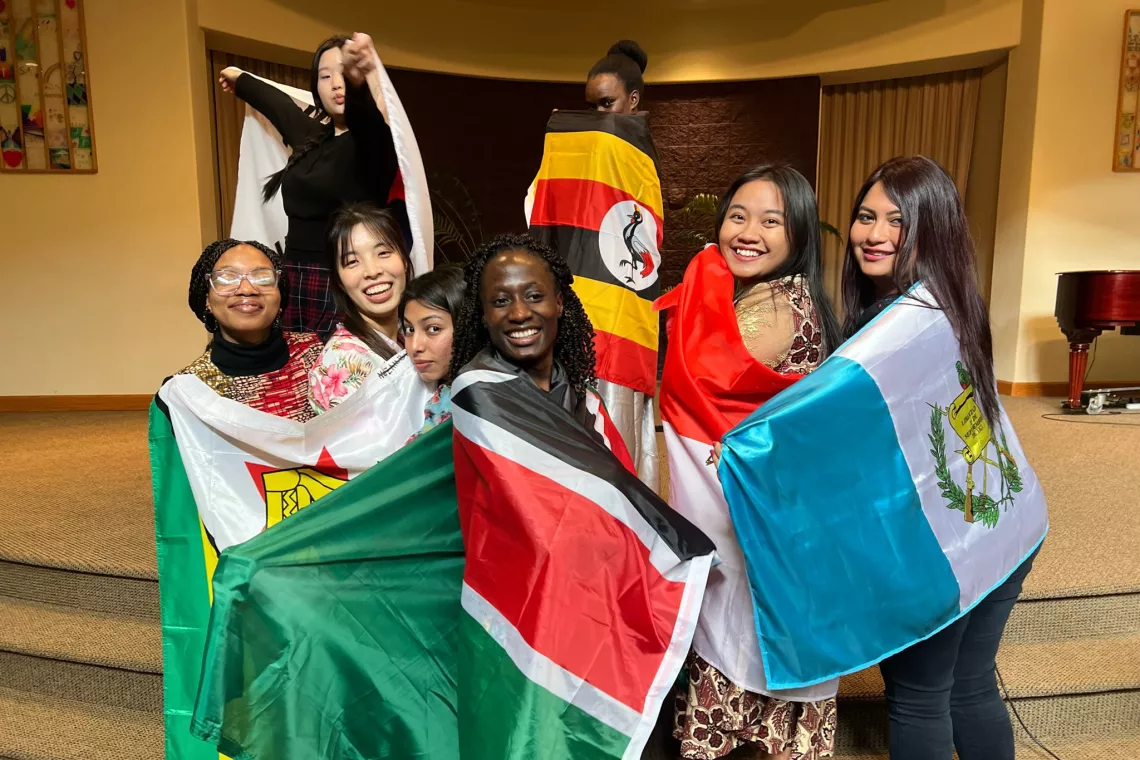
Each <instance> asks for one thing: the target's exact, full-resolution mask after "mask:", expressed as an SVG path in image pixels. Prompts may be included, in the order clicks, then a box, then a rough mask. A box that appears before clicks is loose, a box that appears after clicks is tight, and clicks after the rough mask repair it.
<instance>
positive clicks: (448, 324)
mask: <svg viewBox="0 0 1140 760" xmlns="http://www.w3.org/2000/svg"><path fill="white" fill-rule="evenodd" d="M370 46H371V41H370V40H368V39H367V38H366V37H364V36H362V35H357V36H355V37H354V38H353V39H352V40H346V39H344V38H336V39H334V40H330V41H329V42H326V43H325V44H323V45H322V46H321V48H320V49H318V51H317V55H316V57H315V59H314V73H313V83H314V84H313V90H314V98H315V99H317V102H319V103H320V104H321V109H322V112H319V113H318V114H316V116H317V117H318V118H310V117H309V116H304V115H302V114H301V112H300V111H299V110H297V109H296V107H295V106H294V105H293V104H292V103H289V104H288V108H285V107H284V105H282V106H281V108H280V109H276V107H275V106H274V105H273V103H272V101H273V99H274V98H276V95H275V94H273V93H271V92H270V91H269V90H263V89H262V88H261V83H259V82H257V80H255V79H253V78H252V77H249V76H248V75H246V74H242V73H240V72H234V71H227V72H226V73H224V74H223V79H224V80H225V82H224V83H225V84H226V86H227V87H229V88H232V89H234V90H235V91H236V92H237V93H238V95H239V96H241V97H243V98H246V99H248V100H249V101H250V102H251V103H255V104H257V106H258V108H259V109H262V107H263V106H264V110H263V113H266V115H267V116H269V117H270V118H271V119H273V120H274V122H275V124H277V125H278V128H279V131H281V134H282V136H283V137H284V138H285V139H286V141H287V142H288V143H289V144H290V145H291V146H292V147H293V150H294V152H293V155H292V157H291V158H290V159H289V163H288V165H287V166H286V167H285V169H284V170H283V173H282V175H279V176H276V177H274V178H272V179H271V180H270V182H269V184H268V185H267V186H266V191H267V195H269V194H271V193H273V192H276V191H277V189H278V188H281V189H282V190H283V191H284V193H285V207H286V211H287V212H288V215H289V220H290V227H289V242H288V245H287V249H286V252H285V255H284V256H282V255H281V254H279V253H277V252H276V251H273V250H271V249H269V248H267V247H266V246H264V245H262V244H260V243H256V242H240V241H236V240H228V239H227V240H221V241H218V242H216V243H214V244H212V245H210V246H209V247H207V248H206V250H205V251H203V253H202V255H201V257H200V259H199V260H198V262H197V263H196V264H195V266H194V268H193V272H192V274H191V279H190V296H189V301H190V307H191V310H192V311H193V312H194V314H195V315H196V316H197V317H198V318H199V319H200V320H201V321H202V322H203V324H204V325H205V326H206V329H207V330H208V331H209V332H210V333H211V340H210V344H209V346H208V348H207V350H206V352H205V354H203V355H202V356H201V357H200V358H199V359H197V360H196V361H194V362H193V363H192V364H190V365H189V366H188V367H187V368H186V369H184V370H183V372H185V373H192V374H194V375H197V376H198V377H199V378H201V379H202V380H203V381H205V382H206V383H207V384H209V385H210V386H211V387H212V388H213V389H214V390H215V391H217V392H218V393H219V394H220V395H222V396H225V397H227V398H230V399H233V400H236V401H239V402H241V403H244V404H247V405H249V406H251V407H253V408H256V409H260V410H262V411H265V412H268V413H271V414H275V415H279V416H282V417H287V418H290V419H294V420H299V421H305V420H308V419H311V418H313V417H314V416H316V415H319V414H322V413H325V412H327V411H328V410H329V409H331V408H333V407H334V406H336V405H337V404H338V403H339V402H340V401H342V400H343V399H344V398H346V397H347V396H348V395H349V394H351V393H352V392H353V390H354V389H355V388H357V387H358V386H359V385H360V384H361V383H362V382H363V381H364V379H365V378H366V377H368V376H369V374H370V373H372V372H374V371H376V370H377V369H379V368H382V367H383V366H384V365H385V364H386V363H387V362H390V361H392V360H393V359H394V358H396V357H397V356H398V355H399V354H400V353H401V352H404V351H406V352H407V357H408V358H410V360H411V361H412V362H413V363H414V365H415V368H416V370H417V371H418V373H419V375H420V377H421V378H422V380H423V382H424V383H426V384H428V385H429V386H430V387H431V388H433V389H434V395H433V396H432V399H431V402H430V403H429V404H428V406H427V408H426V409H425V412H424V414H425V426H429V427H430V426H432V425H435V424H438V423H439V422H441V421H443V420H445V419H447V417H448V416H449V414H450V411H449V408H450V404H449V397H448V390H447V389H448V384H449V382H450V381H451V380H452V379H453V378H454V377H455V376H456V375H457V374H459V373H461V372H462V371H463V368H464V365H465V364H466V363H467V362H469V361H470V360H472V359H473V358H474V357H476V356H477V355H478V354H479V353H480V352H482V351H486V350H493V351H494V352H496V353H497V355H498V357H499V358H500V359H502V360H504V361H507V362H509V363H511V364H513V365H515V366H517V367H519V368H521V369H523V370H524V371H525V373H526V374H527V375H528V376H529V377H530V378H531V379H532V380H533V381H534V383H535V384H536V385H537V386H538V387H539V388H540V389H542V390H544V391H547V392H548V393H550V394H551V398H552V400H554V401H555V402H556V403H558V404H560V405H562V406H563V407H564V408H566V409H567V410H568V411H570V412H571V413H572V414H573V415H574V416H575V418H576V419H578V420H579V421H580V422H583V424H587V427H588V428H589V427H590V425H589V424H588V421H587V420H586V419H585V418H584V412H583V414H579V412H582V410H583V409H584V405H583V399H584V398H585V396H586V395H587V394H586V391H587V389H588V388H589V387H590V385H591V384H592V383H593V381H594V352H593V330H592V327H591V325H590V322H589V320H588V318H587V317H586V314H585V312H584V310H583V309H582V306H581V303H580V302H579V301H578V298H577V297H576V296H575V294H574V291H573V290H572V288H571V281H572V274H571V273H570V270H569V268H568V267H567V266H566V263H565V262H564V261H563V260H562V258H561V257H560V256H559V255H558V254H557V253H555V252H553V251H552V250H550V249H549V248H547V247H546V246H544V245H542V244H540V243H538V242H537V241H535V240H534V239H532V238H530V237H529V236H527V235H506V236H502V237H500V238H497V239H496V240H494V241H492V242H490V243H489V244H487V245H485V246H483V247H482V248H481V249H480V250H479V251H478V252H477V253H475V254H474V256H473V257H472V258H471V259H470V260H469V261H468V262H467V263H466V265H465V267H463V268H462V269H460V268H457V267H451V266H445V267H439V268H437V269H435V270H433V271H431V272H428V273H423V274H419V276H417V273H415V272H414V271H413V267H412V263H411V260H410V258H409V253H408V249H409V245H408V238H407V234H406V231H405V230H406V227H405V226H404V224H403V223H402V222H401V220H400V218H399V215H398V212H394V211H393V210H392V209H389V208H384V204H385V202H386V201H387V197H386V194H387V192H388V186H389V185H390V184H391V180H392V173H393V170H392V166H394V163H393V162H392V160H391V156H381V155H375V154H373V153H369V151H372V150H374V148H367V149H366V148H365V147H364V145H365V143H366V142H367V144H369V145H372V146H375V145H376V144H377V143H376V142H374V140H373V139H372V138H371V137H370V138H369V139H368V140H367V141H360V142H355V141H353V140H352V136H353V135H355V134H357V133H359V132H362V131H364V130H370V134H371V135H373V136H375V134H376V133H379V132H382V131H383V128H382V126H381V125H382V124H383V121H384V115H383V114H382V113H379V112H377V111H375V110H374V109H375V106H374V104H373V103H374V101H373V99H372V98H369V97H368V96H367V95H366V94H364V93H362V92H360V91H359V90H360V88H361V87H363V86H364V81H365V78H366V76H367V74H368V72H367V71H366V70H365V69H366V64H365V63H364V62H365V61H367V60H370V58H369V57H368V56H366V55H364V54H363V53H364V49H365V48H368V47H370ZM622 54H623V53H622V51H621V50H620V49H615V51H613V54H611V55H610V56H608V57H607V58H606V59H603V60H602V61H601V62H599V65H600V66H601V64H606V65H604V66H601V69H599V71H595V72H592V76H591V79H590V82H591V84H590V86H589V87H588V90H587V92H588V97H589V98H590V101H591V103H592V104H594V105H595V107H597V108H598V109H604V110H609V109H612V108H614V107H615V104H624V106H627V107H629V108H636V107H637V104H638V102H639V101H640V96H641V92H640V88H641V86H640V83H638V84H639V86H638V88H637V89H631V88H630V87H629V84H628V82H627V80H628V79H630V78H629V77H626V78H623V77H622V76H621V75H620V74H621V71H620V70H621V68H622V67H621V66H619V65H616V64H615V60H616V59H614V55H618V56H620V55H622ZM640 55H641V57H642V59H641V60H640V61H635V66H634V68H638V69H639V70H640V69H641V68H643V67H644V58H643V56H644V54H640ZM607 61H608V63H607ZM617 63H621V62H620V61H617ZM625 68H630V67H629V66H626V67H625ZM599 77H600V78H599ZM638 80H639V77H638ZM270 89H272V88H270ZM274 92H275V91H274ZM370 104H372V105H370ZM289 109H292V110H291V111H290V110H289ZM322 113H323V115H324V116H327V117H328V119H327V123H322V122H321V119H320V118H319V117H320V116H322ZM275 114H276V115H275ZM286 114H288V116H286ZM380 142H383V141H380ZM717 228H718V229H717V247H718V250H719V253H720V255H721V256H723V258H724V262H725V264H726V265H727V267H728V269H729V270H730V271H731V273H732V275H733V277H734V280H735V283H736V288H735V293H734V294H733V295H732V300H733V310H734V313H735V315H736V321H737V327H738V333H739V339H740V341H741V342H742V343H743V346H744V347H745V348H746V350H747V351H748V352H749V353H750V354H751V356H752V357H753V358H754V359H755V360H756V361H757V362H759V363H761V364H763V365H764V366H766V367H768V368H770V369H771V370H772V371H774V372H776V373H780V374H796V375H803V374H806V373H809V372H812V371H813V370H814V369H816V368H817V367H818V366H819V365H820V363H822V362H823V361H824V359H826V357H827V356H828V355H829V354H830V353H831V352H833V351H834V350H835V349H836V348H837V347H838V346H839V345H840V344H841V343H842V342H843V341H844V340H845V339H846V338H848V337H850V336H851V335H853V334H854V333H855V332H857V331H858V330H859V329H861V328H862V327H863V326H864V325H865V324H867V322H869V321H870V320H871V319H872V318H873V317H874V315H875V314H877V313H878V312H880V311H881V310H883V309H884V308H885V307H886V306H888V305H889V304H890V303H891V302H893V301H894V300H896V299H897V298H899V297H900V295H902V294H905V293H906V292H907V291H908V290H909V289H910V288H911V286H913V285H914V284H915V283H917V282H919V281H921V282H924V283H925V284H926V286H927V287H928V289H929V290H930V292H931V293H932V294H933V296H934V298H935V299H936V301H937V307H939V308H941V309H942V310H943V311H944V312H945V313H946V316H947V317H948V319H949V321H950V323H951V324H952V325H953V326H954V328H955V331H956V334H957V335H958V337H959V340H960V342H961V353H962V356H963V359H964V363H965V364H966V366H967V368H968V370H969V372H970V374H971V375H972V377H973V378H975V381H976V393H977V398H978V403H979V406H980V408H981V409H982V410H983V413H984V414H985V415H986V416H987V417H988V418H990V419H993V418H995V417H996V414H997V397H996V393H997V391H996V384H995V381H994V371H993V359H992V348H991V339H990V328H989V322H988V317H987V312H986V309H985V306H984V303H983V301H982V298H981V295H980V294H979V291H978V288H977V285H976V280H975V274H974V263H973V251H972V247H971V243H970V238H969V233H968V227H967V222H966V219H965V216H964V213H963V209H962V204H961V200H960V198H959V196H958V193H957V191H956V189H955V187H954V183H953V181H952V180H951V179H950V177H949V176H948V175H947V173H946V172H945V171H944V170H943V169H942V168H941V167H939V166H938V165H937V164H935V163H934V162H933V161H930V160H929V159H926V158H922V157H907V158H896V159H892V160H890V161H888V162H887V163H885V164H884V165H883V166H881V167H880V168H879V169H877V170H876V171H875V172H874V173H873V174H872V175H871V176H870V177H869V178H868V179H867V181H866V183H865V184H864V186H863V188H862V189H861V190H860V192H859V193H858V195H857V196H856V198H855V199H854V203H853V208H852V213H851V218H850V226H849V235H848V241H847V249H846V253H845V258H844V263H843V286H842V295H843V298H842V301H843V303H842V306H843V315H844V316H843V320H842V322H840V320H839V319H837V317H836V313H835V310H834V308H833V306H832V304H831V302H830V301H829V298H828V296H827V294H826V293H825V292H824V289H823V286H822V280H821V263H820V255H821V251H820V248H821V246H820V233H819V216H818V210H817V206H816V200H815V195H814V192H813V191H812V188H811V185H810V183H809V182H808V181H807V180H806V179H805V178H804V177H803V176H801V175H800V174H799V173H798V172H796V171H795V170H794V169H792V168H791V167H789V166H785V165H779V164H773V165H768V166H761V167H757V168H754V169H752V170H750V171H748V172H746V173H744V174H743V175H742V176H741V177H739V178H738V179H737V180H736V181H734V182H733V183H732V185H731V186H730V187H729V188H728V189H727V191H726V192H725V193H724V195H723V197H722V201H721V207H720V209H719V213H718V218H717ZM318 229H319V230H320V236H319V238H318V237H317V235H316V232H317V230H318ZM318 257H323V258H321V259H320V261H321V265H320V266H314V265H313V263H314V262H317V261H318ZM313 271H316V272H317V274H318V275H319V274H320V273H321V272H322V271H324V272H327V283H322V284H321V285H320V286H314V285H313V280H312V279H311V276H312V274H313ZM322 287H325V288H327V296H326V295H325V292H324V291H322V290H321V288H322ZM318 291H320V292H319V293H318V295H319V298H317V300H320V301H321V303H322V304H323V305H322V306H321V309H323V311H321V312H320V315H319V316H313V313H312V312H311V311H307V309H308V308H309V305H311V303H312V302H313V299H314V295H313V294H314V293H317V292H318ZM322 299H323V300H322ZM334 315H335V317H334ZM329 330H331V331H332V332H331V335H329V336H328V338H327V340H322V338H321V337H318V334H319V333H321V332H322V331H324V332H327V331H329ZM820 434H821V435H822V434H826V431H820ZM615 453H617V452H615ZM626 458H627V459H628V454H626ZM716 460H717V455H716V452H714V454H713V457H711V459H710V466H716ZM1031 564H1032V557H1031V558H1030V559H1028V560H1027V561H1026V562H1025V563H1024V564H1023V566H1022V567H1021V568H1019V569H1018V570H1017V571H1016V572H1015V573H1014V574H1013V576H1012V577H1010V579H1009V580H1007V581H1006V582H1005V583H1004V584H1003V585H1001V586H999V587H998V588H997V589H996V590H995V591H993V592H992V593H991V594H990V595H989V596H988V597H987V598H986V599H985V600H984V601H983V602H982V603H981V604H979V605H978V606H977V607H976V608H975V609H974V610H973V611H972V612H971V613H970V614H969V615H967V616H965V617H963V618H962V619H960V620H959V621H958V622H956V623H954V624H953V625H951V626H949V627H948V628H946V629H944V630H943V631H941V632H939V633H938V634H936V635H934V636H932V637H930V638H929V639H927V640H925V641H923V642H921V643H919V644H916V645H914V646H912V647H910V648H909V649H907V650H904V651H902V652H900V653H898V654H896V655H894V656H892V657H889V658H888V659H887V660H885V661H884V662H883V663H882V667H881V671H882V674H883V678H884V681H885V684H886V696H887V700H888V703H889V710H890V719H891V737H890V743H891V757H892V758H894V759H895V760H912V759H917V758H922V759H923V760H929V759H932V758H934V759H937V758H944V759H945V760H949V758H950V756H951V753H952V751H953V748H955V747H956V748H957V752H958V756H959V757H960V758H962V760H979V759H980V758H987V759H994V760H1007V759H1008V760H1012V758H1013V736H1012V731H1011V728H1010V723H1009V718H1008V716H1007V714H1006V711H1005V708H1004V706H1003V704H1002V700H1001V698H1000V695H999V693H998V691H997V685H996V682H995V677H994V669H995V666H994V658H995V655H996V651H997V647H998V643H999V641H1000V639H1001V632H1002V629H1003V627H1004V625H1005V621H1006V619H1007V618H1008V616H1009V613H1010V609H1011V607H1012V604H1013V602H1014V600H1016V598H1017V596H1018V594H1019V593H1020V587H1021V583H1022V580H1023V579H1024V577H1025V575H1026V574H1027V573H1028V571H1029V568H1030V566H1031ZM772 582H773V583H779V579H778V578H774V579H772ZM802 592H803V593H805V594H810V593H811V592H810V589H803V590H802ZM742 603H750V601H749V600H743V601H742ZM742 656H744V655H743V654H742ZM685 681H686V682H685V684H684V686H683V687H682V688H680V689H679V692H678V701H677V705H676V709H675V714H674V716H673V717H674V736H675V738H676V739H678V740H679V741H680V746H681V756H682V757H685V758H718V757H723V756H725V755H728V754H730V753H734V756H736V754H739V753H736V750H738V749H741V751H742V752H753V753H755V752H760V753H761V754H760V756H761V757H773V758H781V759H787V758H802V759H804V760H815V758H822V757H829V756H831V755H832V753H833V749H834V741H835V733H836V725H837V715H836V705H835V697H834V693H831V694H829V695H825V696H824V698H822V699H820V698H813V699H811V700H810V701H804V700H803V699H802V698H800V699H799V700H797V698H796V697H795V696H794V695H787V694H784V695H781V694H780V693H757V692H752V691H748V690H746V689H745V688H743V687H742V686H741V685H739V684H734V683H733V682H731V681H730V680H729V679H728V678H727V677H726V676H724V675H723V674H721V673H719V672H718V671H717V670H716V668H714V667H713V666H711V665H710V664H709V663H708V662H706V661H704V660H702V659H701V658H700V656H699V655H694V656H693V657H692V658H691V659H690V666H689V668H688V672H687V678H686V679H685ZM745 748H750V749H745ZM747 756H749V757H754V756H755V754H749V755H747Z"/></svg>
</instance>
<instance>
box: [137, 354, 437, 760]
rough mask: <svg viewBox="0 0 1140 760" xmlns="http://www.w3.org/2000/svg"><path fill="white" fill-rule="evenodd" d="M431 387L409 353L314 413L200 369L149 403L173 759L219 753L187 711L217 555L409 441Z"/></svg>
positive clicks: (168, 734) (197, 669)
mask: <svg viewBox="0 0 1140 760" xmlns="http://www.w3.org/2000/svg"><path fill="white" fill-rule="evenodd" d="M428 397H429V394H428V391H427V388H426V387H425V386H424V384H423V382H422V381H421V380H420V378H419V376H418V375H417V374H416V371H415V368H414V367H413V366H412V363H411V361H410V360H409V359H408V357H407V354H405V353H400V354H398V355H397V356H396V357H393V358H392V359H391V360H389V362H388V363H387V364H385V365H384V367H382V368H381V369H380V370H378V371H376V372H374V373H373V374H372V375H370V376H369V377H368V378H367V379H366V380H365V382H364V383H363V384H362V385H361V387H360V388H359V389H358V390H357V391H356V392H355V393H354V394H353V395H351V396H349V397H348V398H347V399H346V400H345V401H344V402H343V403H342V404H340V405H338V406H337V407H335V408H334V409H333V410H331V411H329V412H327V413H325V414H323V415H321V416H319V417H317V418H315V419H313V420H311V421H309V422H307V423H301V422H296V421H294V420H289V419H285V418H281V417H276V416H274V415H271V414H267V413H265V412H261V411H258V410H256V409H252V408H250V407H248V406H245V405H244V404H241V403H239V402H236V401H232V400H230V399H227V398H223V397H221V396H219V395H218V394H217V393H216V392H215V391H214V390H213V389H212V388H210V387H209V386H208V385H206V384H205V383H204V382H202V381H201V380H200V379H199V378H197V377H196V376H194V375H189V374H187V375H175V376H174V377H173V378H171V379H170V380H169V381H168V382H166V383H165V384H164V385H163V386H162V388H161V389H160V390H159V392H158V395H157V396H156V398H155V403H154V404H152V405H151V412H150V454H151V477H152V482H153V489H154V501H155V534H156V540H157V547H158V574H159V593H160V602H161V611H162V632H163V705H164V707H163V709H164V716H165V724H166V747H167V752H166V756H167V758H171V759H175V758H176V759H178V760H190V759H191V758H206V757H210V756H211V754H212V756H213V757H216V756H217V753H216V751H215V750H213V749H212V748H209V747H207V745H205V744H203V743H201V742H198V741H196V740H195V739H193V737H192V736H191V735H190V733H189V718H190V713H191V709H192V707H193V704H194V696H195V694H196V692H197V686H198V677H199V673H200V670H201V664H202V661H201V654H202V647H203V642H204V633H205V627H206V622H207V619H208V617H209V613H210V603H211V597H210V578H211V576H212V575H213V572H214V569H215V567H216V565H217V560H218V555H219V554H220V553H221V552H222V551H224V550H225V549H226V548H228V547H231V546H235V545H238V544H240V543H242V542H244V541H246V540H248V539H250V538H252V537H254V536H256V535H259V534H260V533H262V532H263V531H265V530H267V529H268V528H272V527H274V526H276V525H277V524H278V523H281V522H282V521H284V520H286V519H287V518H290V517H291V516H293V515H295V514H297V513H298V512H299V511H301V510H303V509H305V508H306V507H307V506H309V505H310V504H311V503H312V502H314V501H316V500H318V499H320V498H323V497H324V496H326V495H327V494H329V493H331V492H333V491H335V490H336V489H337V488H339V487H340V486H342V485H344V484H345V483H346V482H347V481H349V480H351V479H352V478H354V477H356V476H357V475H359V474H360V473H361V472H363V471H365V470H366V469H368V468H369V467H371V466H373V465H374V464H376V463H377V462H378V461H380V460H381V459H384V458H385V457H386V456H388V455H389V454H391V453H392V452H393V451H395V450H396V449H397V448H398V447H400V446H401V445H403V444H404V442H406V441H407V440H408V438H409V437H410V436H412V435H413V434H414V433H416V432H417V431H418V430H419V429H420V428H421V427H422V425H423V410H424V405H425V404H426V402H427V400H428ZM207 750H209V751H207ZM203 753H205V754H203Z"/></svg>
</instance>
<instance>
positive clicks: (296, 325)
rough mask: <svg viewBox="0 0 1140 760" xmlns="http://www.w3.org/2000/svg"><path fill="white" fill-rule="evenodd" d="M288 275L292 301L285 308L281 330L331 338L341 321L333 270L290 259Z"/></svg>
mask: <svg viewBox="0 0 1140 760" xmlns="http://www.w3.org/2000/svg"><path fill="white" fill-rule="evenodd" d="M285 276H286V277H288V278H289V303H287V304H285V308H284V309H283V310H282V311H281V329H282V330H284V331H285V332H298V333H302V332H305V333H317V334H318V335H320V336H321V337H322V339H323V338H325V337H328V335H329V333H331V332H332V331H333V330H335V329H336V321H337V316H336V304H335V303H334V302H333V297H332V290H331V289H330V287H329V270H328V269H326V268H325V267H324V266H323V265H321V264H314V263H309V262H306V261H292V260H289V259H286V260H285Z"/></svg>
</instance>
